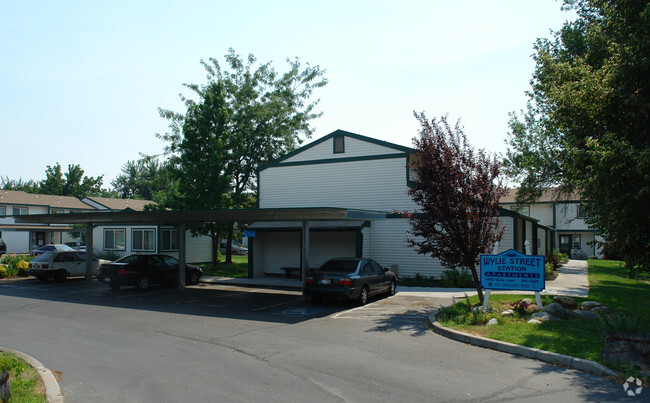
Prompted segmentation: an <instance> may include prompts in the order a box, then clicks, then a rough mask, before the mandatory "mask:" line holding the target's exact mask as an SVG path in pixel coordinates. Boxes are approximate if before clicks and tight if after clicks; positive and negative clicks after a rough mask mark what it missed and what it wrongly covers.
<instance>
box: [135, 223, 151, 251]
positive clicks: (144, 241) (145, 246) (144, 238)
mask: <svg viewBox="0 0 650 403" xmlns="http://www.w3.org/2000/svg"><path fill="white" fill-rule="evenodd" d="M131 250H133V251H143V252H153V251H155V250H156V230H154V229H152V228H143V229H141V228H138V229H132V230H131Z"/></svg>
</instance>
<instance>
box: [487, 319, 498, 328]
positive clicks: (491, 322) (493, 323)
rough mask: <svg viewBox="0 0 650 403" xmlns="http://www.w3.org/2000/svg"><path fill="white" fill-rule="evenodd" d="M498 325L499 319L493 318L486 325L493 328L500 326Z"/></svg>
mask: <svg viewBox="0 0 650 403" xmlns="http://www.w3.org/2000/svg"><path fill="white" fill-rule="evenodd" d="M498 324H499V321H498V320H497V318H492V319H490V320H489V321H488V323H486V325H487V326H493V325H498Z"/></svg>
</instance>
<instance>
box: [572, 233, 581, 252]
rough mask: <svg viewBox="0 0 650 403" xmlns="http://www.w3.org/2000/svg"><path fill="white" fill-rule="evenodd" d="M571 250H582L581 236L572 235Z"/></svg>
mask: <svg viewBox="0 0 650 403" xmlns="http://www.w3.org/2000/svg"><path fill="white" fill-rule="evenodd" d="M571 248H572V249H580V235H571Z"/></svg>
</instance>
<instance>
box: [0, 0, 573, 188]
mask: <svg viewBox="0 0 650 403" xmlns="http://www.w3.org/2000/svg"><path fill="white" fill-rule="evenodd" d="M560 7H561V2H556V1H553V0H525V1H521V0H512V1H501V0H495V1H438V0H431V1H408V0H402V1H399V2H398V1H355V0H348V1H321V2H306V1H304V0H303V1H283V0H276V1H273V2H265V1H228V2H224V1H216V0H215V1H194V0H185V1H182V2H180V1H176V2H171V1H161V0H159V1H138V0H131V1H118V0H116V1H65V0H64V1H56V2H53V1H45V0H43V1H31V0H24V1H4V2H1V3H0V45H1V46H0V49H2V52H1V55H2V56H0V121H1V122H2V123H1V125H0V127H1V129H0V130H1V132H0V133H1V134H0V144H1V147H2V151H3V152H2V154H1V155H2V157H1V158H0V176H1V177H3V178H4V177H7V176H8V177H9V178H10V179H18V178H22V179H23V180H27V179H34V180H41V179H43V178H44V176H45V168H46V166H47V165H54V164H56V163H57V162H58V163H60V164H61V165H62V167H63V169H64V171H65V170H66V169H67V165H68V164H80V165H81V167H82V169H84V170H85V174H86V175H88V176H95V177H96V176H99V175H104V187H110V181H111V180H112V179H114V178H115V176H116V175H118V174H119V172H120V168H121V167H122V166H123V164H124V163H125V162H127V161H128V160H135V159H138V158H139V153H144V154H159V153H160V152H161V151H162V149H163V147H164V145H165V144H164V143H163V142H161V141H160V140H159V139H157V138H156V137H155V133H164V132H166V131H167V125H168V122H167V121H166V120H164V119H163V118H161V117H160V116H159V114H158V107H162V108H165V109H172V110H175V111H178V112H183V111H184V110H183V105H182V103H181V102H180V100H179V97H178V94H179V93H183V94H187V95H189V92H188V91H186V90H185V88H184V87H183V86H182V84H183V83H197V84H201V83H204V82H205V76H206V74H205V71H204V70H203V67H202V66H201V65H200V64H199V61H200V60H201V59H208V58H210V57H214V58H218V59H219V60H220V61H223V55H224V54H225V53H226V52H227V50H228V48H229V47H233V48H234V49H235V50H236V51H237V53H239V54H241V55H243V56H245V55H247V54H248V53H253V54H254V55H255V56H256V57H257V59H258V60H259V61H263V62H265V61H269V60H270V61H273V65H274V66H275V68H276V70H278V71H280V72H282V71H285V69H286V62H285V60H286V58H287V57H290V58H293V57H295V56H297V57H299V58H300V59H301V60H302V61H303V62H308V63H310V64H311V65H319V66H320V67H321V68H324V69H325V70H326V71H327V72H326V77H327V78H328V79H329V84H328V85H327V86H326V87H325V88H323V89H320V90H318V91H317V93H316V94H315V96H316V97H317V98H320V99H321V101H320V103H319V107H318V109H319V110H320V111H322V112H323V116H322V117H321V118H319V119H317V120H315V121H313V122H312V126H313V127H314V128H315V132H314V135H313V137H312V138H313V139H317V138H319V137H322V136H324V135H326V134H328V133H330V132H332V131H334V130H336V129H343V130H347V131H350V132H354V133H358V134H362V135H366V136H370V137H375V138H378V139H381V140H385V141H390V142H393V143H397V144H401V145H406V146H411V145H412V139H413V137H415V136H417V131H418V125H417V122H416V120H415V118H414V117H413V111H414V110H415V111H425V112H426V113H427V115H428V116H429V117H430V118H431V117H434V116H441V115H443V114H448V115H449V118H450V120H451V121H452V122H455V121H456V120H457V119H459V118H460V119H461V121H462V123H463V125H464V127H465V130H466V134H467V136H468V139H469V141H470V144H471V145H472V146H474V147H476V148H484V149H486V150H488V151H490V152H504V151H505V149H506V146H505V143H504V141H505V138H506V134H507V131H508V126H507V123H508V112H511V111H517V110H520V109H522V108H524V107H525V104H526V97H525V94H524V92H525V91H526V90H528V89H529V81H530V78H531V74H532V72H533V68H534V62H533V61H532V59H531V57H530V56H531V55H532V53H533V43H534V41H535V39H536V38H538V37H548V36H550V33H549V31H550V30H558V29H559V28H560V27H561V26H562V23H563V22H564V21H565V20H567V19H570V18H573V14H571V13H569V12H563V11H561V10H560Z"/></svg>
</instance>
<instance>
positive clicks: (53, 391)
mask: <svg viewBox="0 0 650 403" xmlns="http://www.w3.org/2000/svg"><path fill="white" fill-rule="evenodd" d="M1 351H6V352H7V353H11V354H14V355H16V356H18V357H20V358H22V359H23V360H25V361H27V363H29V365H31V366H32V367H33V368H34V369H35V370H36V372H38V374H39V375H40V376H41V380H42V381H43V385H45V398H46V399H47V401H48V403H63V395H62V394H61V388H60V387H59V383H58V382H57V381H56V378H54V374H52V371H50V370H49V369H47V368H45V367H44V366H43V364H41V363H40V362H39V361H38V360H37V359H35V358H34V357H31V356H29V355H27V354H25V353H21V352H20V351H16V350H12V349H9V348H4V347H0V352H1Z"/></svg>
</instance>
